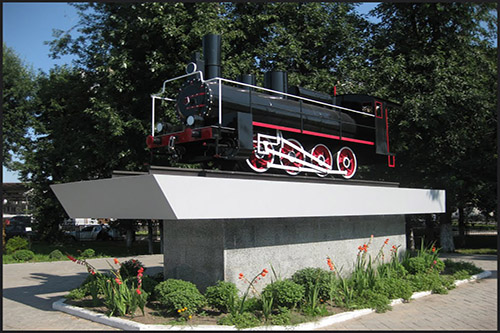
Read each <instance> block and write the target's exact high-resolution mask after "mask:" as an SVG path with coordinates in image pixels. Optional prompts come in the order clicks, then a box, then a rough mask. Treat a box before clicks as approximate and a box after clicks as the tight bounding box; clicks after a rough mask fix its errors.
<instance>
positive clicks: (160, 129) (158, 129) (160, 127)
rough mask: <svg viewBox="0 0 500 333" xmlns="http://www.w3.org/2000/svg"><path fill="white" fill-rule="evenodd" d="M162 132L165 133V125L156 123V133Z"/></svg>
mask: <svg viewBox="0 0 500 333" xmlns="http://www.w3.org/2000/svg"><path fill="white" fill-rule="evenodd" d="M161 131H163V124H162V123H156V132H158V133H160V132H161Z"/></svg>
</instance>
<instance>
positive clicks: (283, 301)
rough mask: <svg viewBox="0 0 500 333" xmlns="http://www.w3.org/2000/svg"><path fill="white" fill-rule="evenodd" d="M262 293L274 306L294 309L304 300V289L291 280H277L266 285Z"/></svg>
mask: <svg viewBox="0 0 500 333" xmlns="http://www.w3.org/2000/svg"><path fill="white" fill-rule="evenodd" d="M263 293H265V294H267V295H266V297H268V296H269V297H272V298H273V303H274V305H275V306H285V307H288V308H294V307H295V306H296V305H297V303H299V302H300V301H301V300H302V299H303V298H304V287H303V286H301V285H299V284H297V283H295V282H293V281H292V280H279V281H275V282H273V283H270V284H268V285H267V286H266V287H265V288H264V291H263Z"/></svg>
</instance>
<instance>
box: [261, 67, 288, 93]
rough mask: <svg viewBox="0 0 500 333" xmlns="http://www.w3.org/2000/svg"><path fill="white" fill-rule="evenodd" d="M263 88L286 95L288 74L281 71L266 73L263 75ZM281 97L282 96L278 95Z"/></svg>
mask: <svg viewBox="0 0 500 333" xmlns="http://www.w3.org/2000/svg"><path fill="white" fill-rule="evenodd" d="M264 87H265V88H267V89H272V90H276V91H280V92H284V93H286V92H287V90H288V73H287V72H282V71H272V72H266V73H265V74H264ZM278 97H283V95H278Z"/></svg>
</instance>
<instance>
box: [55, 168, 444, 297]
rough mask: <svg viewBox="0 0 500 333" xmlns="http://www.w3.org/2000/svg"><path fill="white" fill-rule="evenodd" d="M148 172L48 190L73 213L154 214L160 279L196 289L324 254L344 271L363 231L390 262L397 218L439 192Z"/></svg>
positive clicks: (363, 239) (434, 201) (313, 261)
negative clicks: (161, 258) (159, 235)
mask: <svg viewBox="0 0 500 333" xmlns="http://www.w3.org/2000/svg"><path fill="white" fill-rule="evenodd" d="M153 171H154V170H153ZM155 172H157V173H155ZM155 172H152V173H150V174H133V175H127V174H122V176H121V177H119V176H117V177H115V178H111V179H100V180H91V181H84V182H75V183H66V184H57V185H52V186H51V187H52V189H53V191H54V192H55V194H56V195H57V198H58V199H59V201H60V202H61V204H62V205H63V206H64V209H65V210H66V212H67V213H68V215H69V216H70V217H72V218H76V217H96V218H98V217H102V218H122V219H158V220H163V221H164V231H165V232H164V253H165V267H164V271H165V277H166V278H178V279H184V280H188V281H192V282H194V283H196V284H197V285H198V286H199V287H200V288H201V289H202V290H204V289H205V288H206V287H207V286H209V285H213V284H215V283H216V281H218V280H225V281H232V282H235V283H236V284H237V285H238V286H239V287H240V290H241V289H244V288H245V285H242V282H241V281H239V280H238V275H239V274H240V273H243V274H244V275H245V276H247V277H248V278H250V279H251V278H253V276H255V275H256V274H258V273H259V272H261V271H262V269H264V268H267V269H268V270H269V271H270V272H271V265H272V267H273V268H274V270H275V271H276V273H277V274H278V275H279V276H281V277H282V278H286V277H289V276H291V275H292V274H293V273H294V272H296V271H297V270H299V269H301V268H305V267H322V268H325V269H328V266H327V264H326V258H327V256H329V257H330V258H331V259H332V260H333V262H334V264H335V265H336V266H337V268H338V269H340V268H342V273H343V274H344V276H345V275H347V274H348V273H349V272H350V271H351V270H352V268H353V264H354V262H355V261H356V256H357V254H358V247H359V246H362V245H363V244H367V243H368V242H369V240H370V236H371V235H373V236H374V238H373V240H372V242H371V243H370V247H369V251H370V253H369V254H371V256H372V257H373V258H375V257H376V256H377V254H378V252H379V249H380V248H381V247H382V245H384V241H385V240H386V239H387V238H389V243H388V244H387V245H385V252H384V256H385V260H389V258H390V248H391V247H392V246H393V245H396V246H400V250H399V253H402V252H404V250H405V244H406V241H405V220H404V215H405V214H431V213H443V212H444V211H445V195H446V193H445V191H443V190H434V189H415V188H400V187H398V186H397V184H394V183H380V182H368V181H345V180H343V181H342V180H335V179H310V178H307V177H302V178H301V177H281V176H278V175H268V176H265V175H252V174H246V173H236V172H221V171H207V170H171V169H168V170H167V169H161V170H156V171H155ZM270 280H271V277H267V278H266V281H263V282H262V283H259V284H258V285H259V286H261V285H263V284H265V283H267V282H269V281H270Z"/></svg>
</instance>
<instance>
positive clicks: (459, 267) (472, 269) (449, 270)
mask: <svg viewBox="0 0 500 333" xmlns="http://www.w3.org/2000/svg"><path fill="white" fill-rule="evenodd" d="M444 265H445V269H444V272H443V273H444V274H456V273H459V272H460V276H465V274H467V275H468V276H467V277H464V278H463V279H466V278H469V277H471V276H472V275H476V274H479V273H482V272H483V270H482V269H481V268H479V267H477V266H476V265H474V264H472V263H470V262H465V261H453V260H451V259H446V260H445V261H444Z"/></svg>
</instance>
